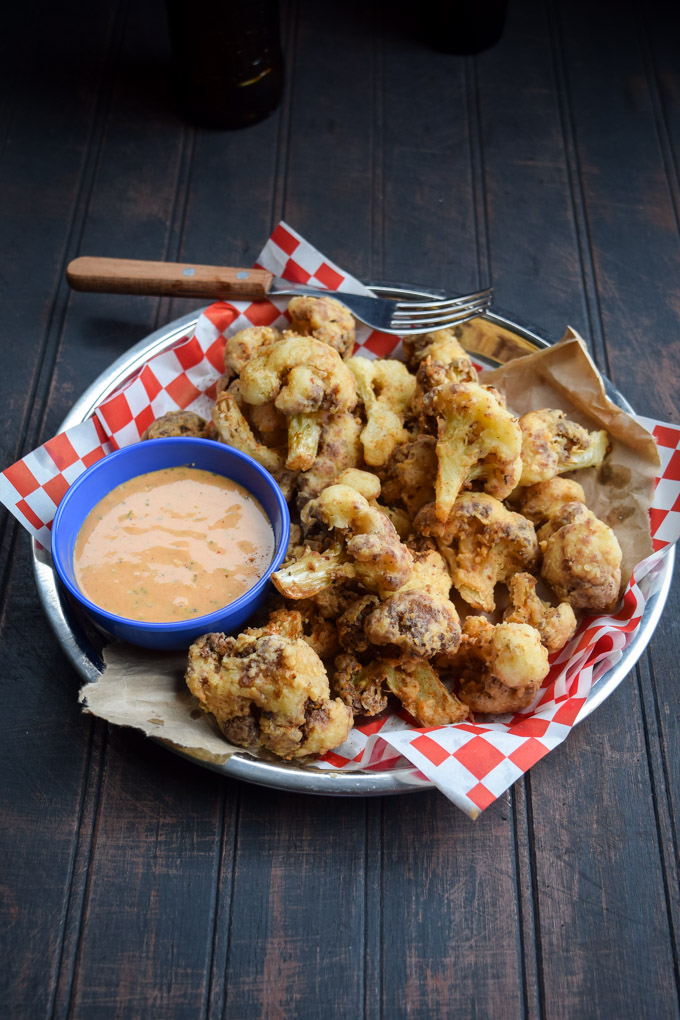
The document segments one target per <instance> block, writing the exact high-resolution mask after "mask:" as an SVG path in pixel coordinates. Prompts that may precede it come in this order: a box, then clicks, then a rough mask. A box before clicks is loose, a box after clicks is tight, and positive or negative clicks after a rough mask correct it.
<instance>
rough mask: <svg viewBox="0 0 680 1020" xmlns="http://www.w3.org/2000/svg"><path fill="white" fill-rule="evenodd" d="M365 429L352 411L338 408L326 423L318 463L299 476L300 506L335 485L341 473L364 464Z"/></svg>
mask: <svg viewBox="0 0 680 1020" xmlns="http://www.w3.org/2000/svg"><path fill="white" fill-rule="evenodd" d="M361 429H362V424H361V421H360V420H359V419H358V418H357V417H356V416H355V415H353V414H352V413H351V412H350V411H338V412H337V414H333V415H329V416H328V418H327V419H326V420H325V421H324V422H323V423H322V425H321V434H320V436H319V450H318V453H317V456H316V458H315V460H314V463H313V464H312V466H311V467H310V468H309V469H308V470H307V471H304V472H302V473H301V474H300V475H299V476H298V483H297V485H298V492H297V505H298V508H299V509H302V507H303V506H304V505H305V503H308V502H309V500H310V499H313V498H314V497H315V496H318V495H319V493H320V492H321V491H322V490H323V489H325V488H326V486H328V485H331V484H332V483H333V482H334V481H335V480H336V479H337V477H338V475H339V474H340V473H341V472H343V471H345V470H346V469H348V468H358V467H361V466H362V464H363V448H362V446H361V442H360V439H359V437H360V435H361Z"/></svg>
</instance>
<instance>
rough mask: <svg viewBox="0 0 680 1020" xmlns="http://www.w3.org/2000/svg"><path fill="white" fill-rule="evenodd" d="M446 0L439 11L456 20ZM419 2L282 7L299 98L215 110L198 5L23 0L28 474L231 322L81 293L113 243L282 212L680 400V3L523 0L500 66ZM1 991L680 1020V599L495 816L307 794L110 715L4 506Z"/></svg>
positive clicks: (15, 272)
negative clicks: (100, 408)
mask: <svg viewBox="0 0 680 1020" xmlns="http://www.w3.org/2000/svg"><path fill="white" fill-rule="evenodd" d="M425 13H426V12H425V9H424V8H423V11H422V12H421V11H419V12H418V16H419V17H420V16H423V17H424V16H425ZM413 17H414V12H413V8H412V6H411V5H407V4H406V3H402V2H397V3H390V4H387V3H382V2H379V0H376V2H375V3H373V4H371V5H367V4H361V3H359V2H358V0H348V2H347V3H342V4H337V5H333V6H326V5H320V4H315V3H312V2H311V0H290V2H284V3H282V4H281V20H282V29H283V37H284V43H285V52H286V90H285V95H284V101H283V103H282V106H281V108H280V110H279V111H278V112H277V113H276V114H275V115H274V116H273V117H271V118H269V119H268V120H266V121H263V122H262V123H261V124H258V125H256V126H254V127H253V128H251V129H248V130H246V131H241V132H211V131H200V130H197V129H194V128H191V127H188V126H187V125H185V124H184V123H183V122H182V121H181V120H180V118H179V117H178V116H177V113H176V111H175V106H174V100H173V95H172V89H171V85H170V78H169V68H168V54H169V44H168V39H167V33H166V28H165V20H164V19H165V14H164V8H163V3H162V0H143V2H141V3H127V2H124V0H121V2H118V0H104V2H103V3H101V4H98V5H86V4H85V3H84V0H69V2H68V3H66V4H64V5H58V8H57V7H54V5H53V6H49V5H47V4H46V2H45V0H36V3H35V4H34V5H33V6H32V7H29V6H26V7H20V6H18V5H15V6H13V7H12V9H11V10H10V11H9V12H8V15H7V18H8V22H7V30H6V31H5V32H3V34H2V36H1V37H0V75H1V76H2V80H3V83H4V88H3V89H2V90H1V91H0V231H1V234H2V238H3V242H4V245H3V256H4V257H3V268H2V273H1V274H0V311H2V320H1V321H2V323H3V339H2V344H3V348H2V349H3V355H4V357H3V372H2V374H0V393H1V395H2V401H1V402H0V407H1V408H2V411H1V414H2V428H1V429H0V449H2V451H3V460H4V463H9V462H10V461H12V460H13V459H14V458H15V457H16V456H17V455H18V454H19V453H21V452H22V451H25V450H28V449H30V448H32V447H34V446H35V445H36V444H37V443H38V442H39V441H41V440H42V439H46V438H47V437H48V436H50V435H52V434H53V433H54V432H55V431H56V429H57V428H58V425H59V423H60V421H61V420H62V418H63V416H64V414H65V413H66V412H67V410H68V409H69V408H70V406H71V405H72V403H73V402H74V400H75V399H76V398H77V397H78V396H79V395H80V393H81V392H82V391H83V390H84V389H85V388H86V387H87V386H88V385H89V384H90V383H91V382H92V381H93V380H94V379H95V378H96V377H97V375H99V374H100V373H101V372H102V371H103V370H104V369H105V368H106V367H107V366H108V365H109V364H110V363H111V362H112V361H113V360H114V359H115V358H116V357H118V356H119V355H120V354H121V353H122V352H123V351H124V350H126V349H127V348H128V347H129V346H131V345H132V344H133V343H135V342H137V341H138V340H139V339H140V338H141V337H143V336H145V335H146V334H148V333H149V332H150V331H151V330H152V329H154V328H155V327H156V326H157V325H159V324H161V323H162V322H165V321H168V320H170V319H171V318H173V317H175V316H178V315H180V314H183V313H184V312H186V311H189V310H190V309H192V308H194V307H197V306H198V305H199V304H201V303H202V302H200V301H192V300H191V299H184V298H168V297H166V298H162V299H159V298H155V297H149V296H135V297H130V296H123V295H115V294H108V295H94V294H84V293H79V294H75V293H71V292H70V291H69V289H68V286H67V284H66V281H65V277H64V270H65V267H66V265H67V263H68V262H69V261H70V260H71V259H73V258H75V257H77V256H78V255H81V254H85V253H98V254H103V255H108V256H111V257H118V258H126V257H127V258H141V259H154V260H160V261H164V262H192V263H202V264H205V263H207V264H218V265H219V264H232V265H250V264H251V263H252V261H253V260H254V258H255V257H256V255H257V253H258V251H259V249H260V247H261V245H262V242H263V240H264V239H265V238H266V237H267V235H268V233H269V231H270V229H271V227H272V226H273V225H274V224H275V223H276V222H277V221H278V219H279V218H281V217H284V218H286V219H287V220H288V221H289V222H290V223H291V225H292V226H293V227H295V228H296V229H297V230H299V231H301V232H302V233H303V234H305V235H306V236H307V237H309V239H310V240H311V241H313V242H314V243H315V244H317V245H318V246H319V247H320V248H322V250H324V251H325V252H326V253H327V254H328V255H329V256H330V257H331V258H332V259H334V260H335V261H336V262H338V263H339V264H340V265H342V266H346V267H347V268H348V269H349V270H351V271H352V272H354V273H356V274H357V275H359V276H360V277H366V278H369V277H372V278H374V279H376V278H382V279H388V280H390V279H391V280H400V279H402V280H405V281H407V282H409V281H411V282H414V283H423V284H427V283H430V284H434V285H436V286H443V287H449V288H451V289H456V290H460V291H462V290H467V289H473V288H474V287H475V286H477V285H478V284H486V283H487V282H490V283H492V284H493V285H494V288H495V297H496V302H497V307H498V308H499V309H500V310H502V311H504V312H506V313H507V314H509V315H510V316H511V317H512V316H515V317H517V318H519V319H520V320H521V321H524V322H526V323H528V324H529V325H533V326H534V327H536V328H537V329H538V330H539V331H541V332H543V333H544V334H546V335H548V336H549V337H551V338H553V339H554V338H557V337H559V336H560V335H561V334H562V332H563V330H564V327H565V326H566V325H567V324H570V325H572V326H574V327H575V328H576V329H578V330H579V331H580V332H582V333H583V334H584V336H586V337H587V339H588V341H589V344H590V346H591V349H592V351H593V354H594V356H595V358H596V360H597V361H598V363H599V364H600V366H601V367H602V368H603V369H604V370H605V371H606V372H607V373H608V374H610V375H611V376H612V378H613V380H614V382H615V383H616V384H617V385H618V386H619V387H620V388H621V389H622V391H623V392H624V393H625V395H626V396H627V397H628V398H629V399H630V400H631V401H632V403H633V404H634V406H635V407H636V408H638V409H639V410H640V411H641V412H642V413H647V414H652V415H657V416H659V417H665V418H667V419H670V420H674V421H676V422H678V421H680V418H679V416H678V410H677V408H678V400H679V398H680V370H679V369H678V340H677V337H678V328H679V323H680V291H679V289H678V259H679V257H680V227H679V224H680V188H679V186H678V180H679V175H678V159H679V157H680V72H679V65H678V51H677V39H678V28H679V27H680V26H679V24H678V22H679V20H680V16H679V15H678V12H677V10H676V9H671V7H670V5H666V4H663V3H662V2H661V0H650V2H649V3H647V4H645V5H644V7H640V6H639V5H632V4H617V5H614V4H608V3H604V4H601V5H593V4H592V3H589V4H588V3H586V2H585V0H571V2H569V3H567V2H566V0H547V2H545V3H544V2H541V0H511V2H510V4H509V9H508V20H507V24H506V30H505V33H504V36H503V39H502V40H501V42H500V43H499V44H498V45H497V46H495V47H493V48H492V49H490V50H488V51H487V52H485V53H482V54H480V55H478V56H477V57H475V58H458V57H450V56H446V55H444V54H441V53H436V52H434V51H433V50H431V49H429V48H427V47H426V46H425V45H424V44H423V43H422V42H420V41H419V39H418V37H417V34H416V32H415V31H414V27H413ZM0 556H1V560H0V581H1V583H0V642H1V643H2V649H3V694H4V711H3V713H2V717H1V720H0V731H1V732H0V758H1V761H2V776H3V783H2V784H1V787H0V812H1V817H2V822H3V824H2V826H0V856H1V858H2V867H1V874H0V917H1V919H2V924H1V925H0V932H1V934H0V950H1V952H2V958H3V967H2V968H0V1002H2V1004H3V1010H5V1011H6V1012H7V1015H8V1016H10V1017H11V1018H12V1020H14V1017H17V1018H21V1020H23V1018H24V1017H30V1018H31V1020H33V1018H37V1020H41V1018H43V1017H44V1018H46V1020H47V1018H50V1020H52V1018H57V1020H67V1018H68V1020H91V1018H92V1017H97V1018H100V1017H101V1018H104V1020H106V1018H114V1017H115V1018H123V1020H128V1018H135V1020H137V1018H140V1020H165V1018H167V1020H176V1018H184V1017H186V1018H192V1020H193V1018H196V1017H200V1018H206V1020H218V1018H220V1020H222V1018H226V1020H250V1018H264V1020H270V1018H278V1017H282V1018H286V1020H287V1018H289V1017H295V1018H296V1020H298V1018H303V1020H306V1018H309V1020H316V1018H317V1017H319V1016H326V1017H329V1018H332V1020H335V1018H338V1020H345V1018H347V1020H354V1018H356V1017H361V1016H364V1017H366V1018H368V1020H373V1018H385V1020H388V1018H389V1020H392V1018H397V1020H399V1018H402V1017H403V1018H421V1017H423V1018H428V1020H429V1018H431V1017H432V1018H438V1017H442V1018H444V1017H446V1018H457V1017H460V1018H466V1020H467V1018H469V1017H480V1018H485V1017H488V1016H495V1015H499V1016H503V1017H505V1016H507V1017H510V1018H515V1017H516V1018H530V1020H561V1018H565V1020H566V1018H569V1020H574V1018H576V1020H580V1018H584V1020H585V1018H591V1017H602V1018H607V1020H608V1018H609V1017H616V1018H617V1020H619V1018H622V1020H638V1018H640V1017H645V1018H646V1017H649V1018H654V1020H656V1018H658V1017H663V1018H664V1020H665V1018H666V1017H677V1016H678V1014H679V1013H680V1008H679V1001H680V1000H679V988H680V973H679V970H678V959H679V955H680V954H679V948H678V934H679V926H680V891H679V879H678V875H679V873H680V867H679V866H680V856H679V853H678V846H679V845H680V841H679V833H678V813H679V811H680V765H679V762H680V754H679V753H678V750H679V742H680V725H679V715H678V710H677V693H676V687H677V682H676V676H677V663H678V661H680V633H679V631H680V628H677V627H676V626H675V620H677V618H678V614H679V612H680V595H679V590H678V585H677V580H676V582H675V584H674V586H673V588H672V590H671V594H670V597H669V601H668V605H667V608H666V612H665V614H664V617H663V619H662V622H661V624H660V626H659V628H658V630H657V632H656V634H655V636H654V638H653V640H652V642H651V644H650V646H649V648H648V649H647V651H646V652H645V653H644V655H643V657H642V659H641V660H640V663H639V664H638V667H637V669H636V670H635V671H634V672H633V673H632V674H631V675H630V676H629V677H627V678H626V679H625V680H624V682H623V683H622V684H621V686H620V687H619V689H618V690H617V691H616V692H615V693H614V694H613V695H612V696H611V697H610V698H609V699H608V700H607V702H606V703H605V704H604V705H603V706H602V707H601V708H599V709H598V711H597V712H596V713H594V714H593V715H592V716H590V717H589V718H588V719H587V720H586V721H584V723H583V724H581V725H580V726H579V727H577V729H576V730H575V731H574V733H572V734H571V736H570V737H569V739H568V740H567V741H566V742H565V744H563V745H562V746H560V747H559V748H558V749H557V750H556V751H555V752H554V753H553V754H551V755H549V756H548V757H547V758H546V759H544V760H543V761H541V762H540V763H539V764H538V765H537V766H536V767H535V768H534V769H533V770H532V771H531V773H530V775H529V778H528V779H527V780H525V781H523V782H521V783H520V784H517V785H516V786H515V787H514V788H513V789H512V790H511V791H510V792H509V793H508V794H506V795H505V796H503V797H501V798H500V800H499V801H498V802H496V803H495V804H493V805H492V806H491V807H490V808H489V809H488V810H487V811H486V812H485V813H484V814H483V815H482V817H481V818H480V819H479V820H478V821H477V822H476V823H471V822H470V821H468V819H467V818H465V817H464V816H463V815H462V814H461V813H460V812H458V811H457V810H456V809H455V808H454V807H453V806H452V805H450V804H449V803H448V802H447V801H445V800H444V799H443V798H442V797H441V796H440V795H439V794H437V793H435V792H426V793H418V794H413V795H410V796H404V797H394V798H384V799H380V800H365V801H364V800H359V801H357V800H333V799H322V798H316V797H310V798H304V797H301V796H296V795H292V794H286V793H279V792H276V791H272V790H266V789H259V788H257V787H254V786H252V787H251V786H247V785H245V784H239V783H237V782H235V781H229V780H224V779H223V778H222V777H221V776H219V775H217V774H214V773H212V772H209V771H207V770H204V769H201V768H199V767H197V766H196V765H195V764H193V763H191V762H187V761H185V760H184V759H182V758H180V757H178V756H176V755H174V754H172V753H171V752H169V751H168V750H166V749H165V748H163V747H161V746H159V745H156V744H153V743H151V742H148V741H146V740H144V739H143V738H142V737H140V736H139V735H137V734H135V733H131V732H127V731H123V730H116V729H112V730H109V728H108V727H107V726H105V725H104V724H102V723H100V722H95V721H94V720H92V719H90V718H88V717H87V716H84V715H82V714H81V712H80V709H79V708H78V706H77V703H76V695H77V689H78V686H79V683H80V680H79V677H78V676H77V675H76V673H75V671H74V670H73V668H72V667H71V665H70V664H69V663H68V662H67V661H66V660H65V658H64V657H63V655H62V653H61V651H60V649H59V646H58V644H57V642H56V639H55V638H54V637H53V636H52V635H51V633H50V632H49V631H48V630H47V629H46V625H45V622H44V618H43V615H42V612H41V609H40V606H39V602H38V599H37V596H36V593H35V587H34V583H33V579H32V576H31V571H30V556H29V546H28V542H27V540H26V537H25V535H24V534H23V533H22V532H21V531H20V529H19V528H18V526H17V525H16V524H15V523H14V521H13V520H12V519H10V518H9V517H8V516H7V515H3V517H2V519H0Z"/></svg>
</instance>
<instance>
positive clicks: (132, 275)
mask: <svg viewBox="0 0 680 1020" xmlns="http://www.w3.org/2000/svg"><path fill="white" fill-rule="evenodd" d="M66 278H67V280H68V282H69V284H70V285H71V287H73V288H74V290H87V291H97V292H100V293H101V292H105V293H115V294H155V295H170V296H171V297H208V298H213V299H215V298H222V299H225V300H229V299H233V298H246V299H249V300H251V301H258V300H260V301H261V300H264V299H265V298H267V297H276V296H278V295H282V296H286V297H289V296H290V297H292V296H297V295H304V294H308V295H312V296H314V297H334V298H336V300H338V301H341V302H342V304H344V305H346V306H347V308H349V310H350V311H351V312H352V314H353V315H355V316H356V318H357V319H360V320H361V322H364V323H365V324H366V325H367V326H370V327H371V329H376V330H379V331H380V332H381V333H392V334H394V335H396V336H408V335H411V334H414V333H428V332H430V331H432V330H434V329H444V328H445V327H446V326H455V325H457V324H459V323H461V322H467V321H468V320H469V319H474V318H476V316H478V315H482V314H483V312H485V311H486V309H487V308H488V307H489V305H490V303H491V293H492V291H491V287H487V288H485V289H484V290H478V291H476V292H475V293H474V294H462V295H461V296H459V297H445V296H441V297H431V298H430V297H427V298H423V299H422V300H417V301H414V300H399V299H397V300H392V299H391V298H384V297H367V296H365V295H363V294H348V293H345V292H344V291H328V290H320V289H317V288H314V287H307V286H304V285H298V284H294V283H291V282H290V280H283V279H280V278H279V277H276V276H273V275H272V273H268V272H267V271H266V270H264V269H239V268H235V267H231V266H199V265H191V264H187V263H181V262H144V261H141V260H138V259H107V258H91V257H89V256H83V257H81V258H78V259H75V260H74V261H73V262H71V263H70V264H69V266H68V268H67V270H66Z"/></svg>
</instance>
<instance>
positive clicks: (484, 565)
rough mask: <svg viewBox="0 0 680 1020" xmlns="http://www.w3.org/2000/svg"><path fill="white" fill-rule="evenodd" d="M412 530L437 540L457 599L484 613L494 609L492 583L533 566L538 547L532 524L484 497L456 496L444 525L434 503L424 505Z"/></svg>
mask: <svg viewBox="0 0 680 1020" xmlns="http://www.w3.org/2000/svg"><path fill="white" fill-rule="evenodd" d="M415 527H416V530H419V531H421V532H422V534H424V535H431V536H432V537H434V538H438V539H439V540H440V549H441V550H442V552H443V554H444V555H445V556H446V560H447V563H448V565H449V570H450V571H451V579H452V582H453V584H454V586H455V588H456V589H457V590H458V593H459V594H460V596H461V598H463V599H464V600H465V601H466V602H467V603H468V605H470V606H472V607H473V608H474V609H479V610H482V611H483V612H485V613H490V612H493V610H494V609H495V608H496V599H495V595H494V588H495V587H496V585H497V584H499V583H500V582H506V581H508V580H509V579H510V578H511V577H512V575H513V574H515V573H517V571H520V570H528V571H531V570H533V569H535V568H536V566H537V565H538V560H539V549H538V542H537V538H536V532H535V531H534V526H533V524H532V523H531V521H528V520H527V519H526V517H523V516H522V514H518V513H514V512H513V511H512V510H508V509H507V508H506V507H505V506H503V504H502V503H501V502H500V500H498V499H496V498H495V497H494V496H489V495H488V494H487V493H484V492H463V493H461V494H460V496H459V497H458V499H457V500H456V502H455V503H454V505H453V509H452V511H451V513H450V515H449V518H448V520H447V521H446V522H445V524H442V523H441V522H440V521H439V520H438V519H437V514H436V508H435V507H434V505H433V504H429V505H428V506H424V507H423V508H422V510H420V511H419V512H418V514H417V516H416V519H415ZM447 550H448V552H447Z"/></svg>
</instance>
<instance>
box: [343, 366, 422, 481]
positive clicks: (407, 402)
mask: <svg viewBox="0 0 680 1020" xmlns="http://www.w3.org/2000/svg"><path fill="white" fill-rule="evenodd" d="M347 365H348V366H349V368H350V369H351V370H352V373H353V375H354V378H355V380H356V384H357V392H358V395H359V398H360V400H361V402H362V403H363V405H364V411H365V413H366V425H365V426H364V428H363V430H362V432H361V443H362V445H363V449H364V460H365V461H366V463H367V464H369V465H371V466H372V467H380V466H381V465H382V464H385V463H387V461H388V460H389V459H390V457H391V456H392V454H393V453H394V450H395V448H396V447H397V446H398V445H399V444H400V443H403V442H405V440H406V439H407V438H408V433H407V432H406V430H405V428H404V420H405V418H406V416H407V414H408V413H409V410H410V408H411V401H412V399H413V394H414V392H415V388H416V381H415V378H414V377H413V376H412V375H411V373H410V372H409V370H408V369H407V367H406V365H404V364H403V363H402V362H401V361H394V360H391V359H389V358H383V359H380V360H377V361H370V360H369V359H368V358H362V357H356V358H349V360H348V361H347Z"/></svg>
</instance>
